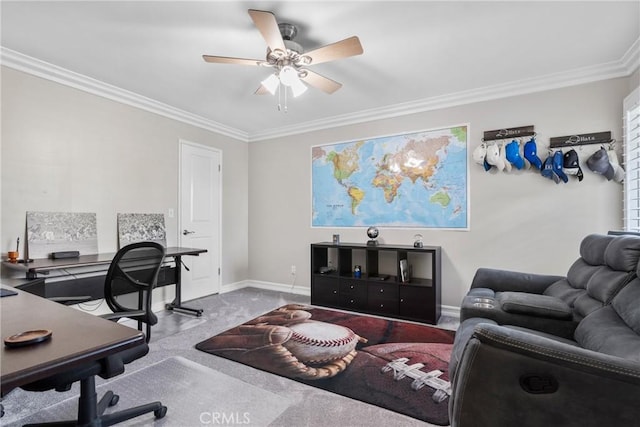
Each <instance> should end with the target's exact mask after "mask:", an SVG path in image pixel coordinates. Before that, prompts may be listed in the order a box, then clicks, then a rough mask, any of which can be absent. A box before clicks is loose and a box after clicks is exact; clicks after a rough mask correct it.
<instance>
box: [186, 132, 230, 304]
mask: <svg viewBox="0 0 640 427" xmlns="http://www.w3.org/2000/svg"><path fill="white" fill-rule="evenodd" d="M221 158H222V153H221V152H220V151H219V150H216V149H213V148H210V147H206V146H203V145H198V144H193V143H191V142H187V141H183V140H181V141H180V190H179V192H180V217H179V218H178V226H179V230H178V231H179V236H180V246H182V247H187V248H202V249H206V250H207V252H206V253H203V254H200V255H199V256H185V257H182V261H183V262H184V263H185V265H186V266H187V268H189V271H187V270H186V269H185V268H184V267H183V269H182V300H183V301H188V300H190V299H194V298H199V297H202V296H206V295H211V294H215V293H218V292H220V253H221V250H220V245H221V241H222V240H221V236H220V230H221V225H220V224H221V214H220V212H221V206H222V204H221V195H222V168H221V163H222V162H221V160H222V159H221Z"/></svg>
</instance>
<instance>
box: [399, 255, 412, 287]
mask: <svg viewBox="0 0 640 427" xmlns="http://www.w3.org/2000/svg"><path fill="white" fill-rule="evenodd" d="M409 280H411V277H410V275H409V264H408V263H407V260H406V259H401V260H400V281H401V282H402V283H407V282H409Z"/></svg>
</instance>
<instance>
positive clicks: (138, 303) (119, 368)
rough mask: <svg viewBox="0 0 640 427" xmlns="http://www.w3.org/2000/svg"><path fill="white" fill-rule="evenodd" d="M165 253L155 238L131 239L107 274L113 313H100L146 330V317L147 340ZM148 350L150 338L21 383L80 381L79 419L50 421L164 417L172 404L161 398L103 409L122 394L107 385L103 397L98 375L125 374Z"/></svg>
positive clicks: (35, 386) (96, 422) (40, 386)
mask: <svg viewBox="0 0 640 427" xmlns="http://www.w3.org/2000/svg"><path fill="white" fill-rule="evenodd" d="M164 254H165V250H164V247H163V246H162V245H160V244H158V243H154V242H139V243H133V244H130V245H127V246H125V247H123V248H122V249H120V250H119V251H118V252H117V253H116V256H115V257H114V258H113V261H112V262H111V266H110V267H109V271H108V272H107V277H106V280H105V289H104V296H105V300H106V301H107V304H108V305H109V308H111V310H112V311H113V313H111V314H107V315H104V316H101V317H104V318H106V319H109V320H113V321H118V320H119V319H121V318H125V317H126V318H129V319H134V320H137V321H138V329H139V330H142V326H141V324H142V323H145V324H146V325H147V336H146V338H147V339H146V341H147V342H149V335H150V332H151V329H150V327H151V325H154V324H156V323H157V321H158V318H157V317H156V316H155V315H154V314H153V312H152V311H151V293H152V291H153V288H154V287H155V286H156V283H157V279H158V274H159V271H160V268H161V267H162V262H163V260H164ZM134 296H137V298H134ZM132 305H133V306H134V307H133V308H132V307H131V306H132ZM148 352H149V346H148V345H147V343H143V344H141V345H138V346H136V347H134V348H131V349H128V350H125V351H122V352H119V353H116V354H115V355H112V356H109V357H107V358H105V359H101V360H97V361H93V362H90V363H87V364H84V365H80V366H74V368H73V370H70V371H67V372H63V373H60V374H58V375H54V376H52V377H49V378H45V379H42V380H39V381H36V382H34V383H31V384H27V385H25V386H22V387H21V388H23V389H24V390H28V391H46V390H51V389H55V390H56V391H68V390H69V389H71V385H72V384H73V383H74V382H77V381H80V400H79V405H78V419H77V420H72V421H63V422H54V423H50V424H55V425H86V426H109V425H113V424H116V423H120V422H122V421H125V420H128V419H131V418H135V417H137V416H140V415H143V414H146V413H149V412H153V414H154V416H155V417H156V418H163V417H164V416H165V415H166V413H167V407H166V406H163V405H162V403H160V402H153V403H149V404H146V405H141V406H137V407H135V408H130V409H126V410H124V411H120V412H116V413H112V414H107V415H104V411H105V410H106V409H107V408H108V407H110V406H114V405H115V404H117V403H118V400H119V396H118V395H117V394H114V393H113V392H112V391H108V392H107V393H105V395H104V396H103V397H102V398H101V399H100V401H98V397H97V394H96V385H95V376H96V375H98V376H100V377H102V378H105V379H106V378H111V377H114V376H116V375H120V374H121V373H123V372H124V365H126V364H127V363H130V362H132V361H134V360H136V359H139V358H141V357H143V356H145V355H146V354H147V353H148ZM34 425H42V424H34Z"/></svg>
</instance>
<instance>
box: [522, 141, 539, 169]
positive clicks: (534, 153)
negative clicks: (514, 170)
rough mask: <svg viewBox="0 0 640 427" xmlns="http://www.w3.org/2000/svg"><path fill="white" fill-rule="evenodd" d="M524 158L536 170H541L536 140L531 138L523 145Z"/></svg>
mask: <svg viewBox="0 0 640 427" xmlns="http://www.w3.org/2000/svg"><path fill="white" fill-rule="evenodd" d="M524 158H525V159H527V160H529V162H530V163H531V164H532V165H533V166H535V167H536V169H538V170H542V160H540V157H538V146H537V145H536V140H535V139H534V138H533V137H531V139H530V140H529V141H527V143H526V144H524Z"/></svg>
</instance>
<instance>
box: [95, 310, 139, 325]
mask: <svg viewBox="0 0 640 427" xmlns="http://www.w3.org/2000/svg"><path fill="white" fill-rule="evenodd" d="M145 315H146V312H145V311H144V310H136V311H127V312H122V313H107V314H102V315H100V317H102V318H103V319H107V320H112V321H114V322H117V321H118V320H120V319H125V318H126V319H133V320H142V317H143V316H145Z"/></svg>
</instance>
